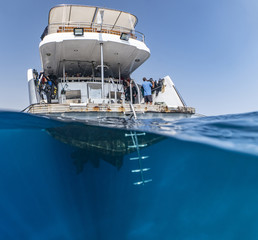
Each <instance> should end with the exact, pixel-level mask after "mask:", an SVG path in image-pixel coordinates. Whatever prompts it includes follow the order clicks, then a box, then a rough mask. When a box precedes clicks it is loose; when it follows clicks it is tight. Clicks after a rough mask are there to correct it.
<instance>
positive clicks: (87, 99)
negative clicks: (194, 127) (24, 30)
mask: <svg viewBox="0 0 258 240" xmlns="http://www.w3.org/2000/svg"><path fill="white" fill-rule="evenodd" d="M136 24H137V17H136V16H134V15H132V14H130V13H127V12H124V11H119V10H113V9H108V8H103V7H94V6H80V5H59V6H56V7H53V8H52V9H51V10H50V12H49V17H48V26H47V27H46V29H45V30H44V32H43V34H42V36H41V42H40V44H39V50H40V57H41V62H42V71H41V72H40V73H38V72H37V71H36V70H35V69H29V70H28V72H27V80H28V87H29V99H30V106H29V107H28V108H27V112H29V113H33V114H41V115H50V116H63V117H68V118H69V117H72V118H74V117H75V118H78V119H87V118H92V117H93V118H94V117H96V116H97V117H99V116H105V117H108V116H111V117H113V116H115V117H121V116H122V117H124V116H128V115H129V116H132V117H135V118H137V117H138V118H143V117H144V118H146V117H153V115H155V117H157V116H159V115H162V116H163V117H165V116H166V117H175V116H181V117H182V116H183V117H188V116H191V115H193V114H194V113H195V109H194V108H192V107H188V106H186V104H185V102H184V101H183V99H182V97H181V96H180V94H179V92H178V91H177V89H176V88H175V85H174V83H173V81H172V80H171V78H170V77H169V76H166V77H163V78H161V79H159V80H158V81H154V84H155V86H154V88H153V89H152V98H153V102H152V104H145V103H144V98H143V96H142V92H141V85H140V84H139V83H138V82H134V81H133V80H132V79H131V74H132V73H133V72H134V71H135V70H136V69H137V68H138V67H140V66H141V65H142V64H143V63H144V62H145V61H146V60H147V59H148V58H149V57H150V49H149V48H148V47H147V45H146V41H145V36H144V34H143V33H141V32H138V31H136V30H135V26H136ZM130 82H131V83H132V84H130ZM135 93H136V94H135Z"/></svg>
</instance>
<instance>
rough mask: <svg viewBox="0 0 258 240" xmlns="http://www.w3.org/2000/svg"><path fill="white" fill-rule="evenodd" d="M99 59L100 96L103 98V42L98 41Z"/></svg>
mask: <svg viewBox="0 0 258 240" xmlns="http://www.w3.org/2000/svg"><path fill="white" fill-rule="evenodd" d="M100 61H101V98H103V99H104V97H105V95H104V57H103V42H101V43H100Z"/></svg>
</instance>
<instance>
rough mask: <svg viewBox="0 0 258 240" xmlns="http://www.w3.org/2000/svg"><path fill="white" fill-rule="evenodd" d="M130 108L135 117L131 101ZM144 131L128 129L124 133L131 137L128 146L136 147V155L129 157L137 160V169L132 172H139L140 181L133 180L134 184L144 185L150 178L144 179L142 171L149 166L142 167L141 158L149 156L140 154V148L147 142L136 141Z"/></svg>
mask: <svg viewBox="0 0 258 240" xmlns="http://www.w3.org/2000/svg"><path fill="white" fill-rule="evenodd" d="M130 105H131V108H132V112H133V115H134V118H135V119H137V116H136V113H135V110H134V107H133V105H132V103H131V104H130ZM145 135H146V133H136V132H135V131H130V133H129V134H128V133H126V134H125V137H131V138H132V143H133V144H132V145H130V146H128V147H129V148H134V149H136V152H137V157H131V158H130V160H133V161H134V160H136V161H138V169H134V170H132V173H139V174H140V179H141V180H140V181H138V182H135V183H134V185H144V184H145V183H148V182H151V181H152V179H145V178H144V172H146V171H149V170H150V168H143V166H142V165H143V164H142V160H144V159H147V158H149V156H142V155H141V153H140V148H143V147H146V146H147V144H139V142H138V136H145Z"/></svg>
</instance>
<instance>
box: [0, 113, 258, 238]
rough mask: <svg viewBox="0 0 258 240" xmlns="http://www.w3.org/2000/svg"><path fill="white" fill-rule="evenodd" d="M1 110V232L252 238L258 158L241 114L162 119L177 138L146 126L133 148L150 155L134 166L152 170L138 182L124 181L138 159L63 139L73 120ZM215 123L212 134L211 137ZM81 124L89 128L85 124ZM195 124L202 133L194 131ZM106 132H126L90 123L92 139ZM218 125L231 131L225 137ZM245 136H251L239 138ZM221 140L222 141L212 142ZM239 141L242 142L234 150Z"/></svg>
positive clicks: (3, 235) (257, 196)
mask: <svg viewBox="0 0 258 240" xmlns="http://www.w3.org/2000/svg"><path fill="white" fill-rule="evenodd" d="M239 116H240V115H239ZM252 116H253V115H252ZM254 116H256V115H254ZM0 117H1V118H0V123H1V127H0V128H1V130H0V146H1V161H0V196H1V198H0V236H1V239H6V240H8V239H69V240H70V239H89V240H91V239H92V240H95V239H107V240H108V239H112V240H113V239H125V240H127V239H128V240H131V239H134V240H138V239H139V240H140V239H141V240H142V239H144V240H145V239H146V240H154V239H162V240H163V239H164V240H171V239H216V240H217V239H257V238H258V234H257V216H258V207H257V203H258V191H257V189H258V161H257V160H258V157H257V155H256V149H254V147H253V146H255V143H256V137H257V136H258V135H257V133H254V132H252V131H249V132H248V130H245V128H244V129H243V128H241V127H240V126H242V125H245V126H246V122H248V121H247V120H249V122H250V123H249V125H248V126H246V127H247V129H250V128H255V127H256V121H254V118H253V121H251V118H252V117H251V116H250V115H243V116H242V118H241V117H239V118H241V121H240V120H239V121H238V124H236V120H235V118H236V116H232V117H231V120H232V121H230V120H229V118H230V117H228V116H224V119H223V117H220V118H219V119H218V118H215V117H214V118H210V119H207V120H205V118H204V119H203V120H199V121H198V119H191V120H183V121H179V122H176V123H171V124H170V126H171V132H172V130H175V129H177V128H178V126H180V127H181V128H180V129H181V132H179V133H178V134H176V135H175V136H176V137H173V136H172V135H171V136H168V132H169V131H168V132H166V135H167V137H164V136H161V135H151V133H147V135H149V136H150V139H153V137H158V140H157V141H154V142H153V144H150V145H149V146H148V147H146V148H143V149H142V150H141V154H142V155H144V156H149V158H148V159H146V160H143V162H142V163H143V167H149V168H151V170H150V171H148V172H146V173H145V174H144V176H145V177H146V178H148V179H152V182H150V183H147V184H146V185H144V186H135V185H133V183H134V182H137V181H139V180H140V175H139V174H138V173H132V172H131V170H133V169H137V168H138V164H137V161H130V160H129V158H130V157H135V156H136V155H137V154H136V152H131V153H126V154H124V155H123V157H122V160H121V157H120V156H119V157H117V156H111V155H108V156H107V153H106V152H105V150H103V149H101V148H100V149H99V150H98V151H96V150H94V149H91V148H88V149H87V151H85V150H83V149H80V148H78V143H77V142H76V144H75V141H73V144H72V143H71V142H70V143H69V144H68V141H69V139H68V140H67V137H68V138H69V136H72V135H73V133H74V132H75V130H73V127H74V125H75V126H76V124H73V123H61V122H56V121H54V120H49V119H45V118H38V117H34V116H29V115H26V114H20V113H4V112H3V113H1V114H0ZM239 118H238V119H239ZM194 121H195V124H194ZM251 122H252V124H253V125H252V124H251ZM208 123H209V124H210V125H209V124H208ZM242 123H244V124H242ZM190 124H191V127H189V126H190ZM176 126H177V128H176ZM214 126H216V128H217V131H215V132H217V135H216V140H217V141H216V142H215V144H212V142H213V141H214V134H212V132H213V131H214ZM220 126H222V127H220ZM62 127H64V129H66V131H67V134H66V136H65V137H66V140H64V139H63V140H62V141H61V140H60V139H59V140H58V139H57V138H54V137H53V131H54V129H60V128H62ZM67 127H69V128H67ZM71 127H72V128H71ZM80 127H81V128H82V129H83V131H88V130H89V131H92V127H91V126H88V125H84V126H81V125H80ZM201 128H204V129H206V131H205V133H204V134H203V135H202V136H201V137H200V135H201V132H202V131H201V130H200V129H201ZM209 128H210V131H209ZM71 129H72V130H71ZM142 129H143V128H142ZM182 129H183V131H182ZM187 129H188V130H187ZM239 129H241V132H242V134H243V133H245V134H243V136H242V138H241V136H240V137H238V138H234V137H232V136H234V134H233V133H234V132H235V131H240V130H239ZM97 130H98V131H97ZM139 130H140V129H139ZM51 131H52V135H51ZM110 131H111V132H113V134H114V135H112V136H113V138H114V137H115V136H116V135H119V134H121V136H123V135H124V133H125V132H128V131H124V130H122V129H106V128H102V127H96V128H95V129H94V130H93V132H95V134H98V135H96V136H94V138H93V139H98V141H101V136H105V135H108V136H110ZM219 131H220V132H221V134H219ZM225 131H226V132H227V134H228V136H229V135H230V136H231V137H230V138H229V139H226V140H225ZM155 132H156V133H157V131H156V130H155ZM229 132H231V134H230V133H229ZM55 133H56V132H55ZM162 133H163V132H162ZM187 133H189V136H188V135H187ZM78 134H79V133H77V132H76V134H74V136H73V139H75V137H76V136H78ZM173 134H174V133H173ZM250 134H251V135H253V139H254V141H253V142H252V143H251V142H250V141H251V140H250V139H249V138H248V139H247V137H246V136H249V135H250ZM75 135H76V136H75ZM220 135H221V136H220ZM112 136H110V139H111V138H112ZM187 136H188V137H187ZM80 137H81V138H80V140H81V139H82V138H83V137H86V135H85V134H83V135H82V136H80ZM204 137H206V138H204ZM139 138H140V137H139ZM198 139H199V140H198ZM205 139H207V141H208V143H209V144H205V143H204V142H205ZM70 140H71V139H70ZM65 141H66V143H64V142H65ZM148 141H150V140H148ZM224 142H227V143H228V144H229V145H230V146H231V147H229V148H227V147H220V145H223V143H224ZM241 142H243V145H244V143H248V144H247V145H246V146H245V147H244V148H243V149H235V150H234V146H238V145H239V144H240V143H241ZM74 145H76V146H77V147H75V146H74ZM232 146H233V147H232ZM248 146H252V148H251V150H250V151H249V152H248V151H247V149H248ZM112 159H116V161H114V162H112V163H111V162H110V161H111V160H112ZM120 160H121V161H122V164H121V161H120ZM80 164H81V165H80Z"/></svg>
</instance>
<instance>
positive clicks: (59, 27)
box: [41, 22, 145, 42]
mask: <svg viewBox="0 0 258 240" xmlns="http://www.w3.org/2000/svg"><path fill="white" fill-rule="evenodd" d="M74 28H83V31H84V32H92V33H93V32H95V33H108V34H114V35H119V36H120V35H121V34H122V33H127V34H128V36H129V38H132V39H137V40H139V41H142V42H145V36H144V34H143V33H141V32H138V31H135V30H131V29H129V28H124V27H120V26H116V27H114V26H113V25H109V24H102V25H101V24H96V23H90V22H74V23H52V24H49V25H48V26H47V27H46V28H45V30H44V32H43V34H42V35H41V39H42V40H43V38H44V37H45V36H46V35H49V34H52V33H64V32H73V29H74Z"/></svg>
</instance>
